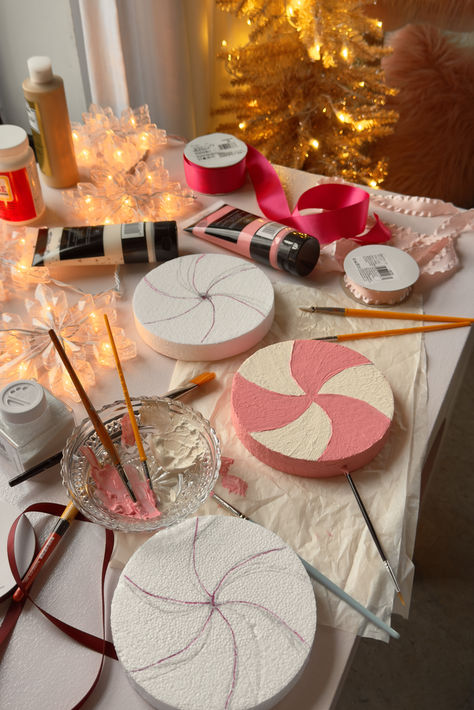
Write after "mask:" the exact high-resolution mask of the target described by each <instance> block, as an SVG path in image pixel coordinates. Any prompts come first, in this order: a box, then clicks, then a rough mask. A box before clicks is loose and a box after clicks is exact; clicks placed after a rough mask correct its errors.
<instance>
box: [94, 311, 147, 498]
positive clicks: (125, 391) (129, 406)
mask: <svg viewBox="0 0 474 710" xmlns="http://www.w3.org/2000/svg"><path fill="white" fill-rule="evenodd" d="M104 321H105V327H106V328H107V333H108V336H109V341H110V347H111V348H112V352H113V355H114V360H115V366H116V368H117V372H118V374H119V378H120V384H121V385H122V391H123V396H124V398H125V403H126V405H127V410H128V416H129V417H130V424H131V425H132V429H133V436H134V437H135V443H136V445H137V449H138V455H139V457H140V462H141V464H142V469H143V473H144V474H145V478H146V480H147V481H148V485H149V487H150V491H151V492H152V494H153V498H154V500H155V504H156V505H158V500H157V498H156V495H155V491H154V490H153V483H152V480H151V476H150V470H149V468H148V464H147V460H146V453H145V449H144V448H143V442H142V437H141V435H140V430H139V428H138V424H137V418H136V416H135V412H134V411H133V406H132V401H131V399H130V395H129V393H128V387H127V383H126V382H125V375H124V374H123V370H122V365H121V363H120V358H119V354H118V352H117V347H116V345H115V340H114V336H113V333H112V328H111V327H110V323H109V319H108V317H107V313H104Z"/></svg>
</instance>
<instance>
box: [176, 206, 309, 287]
mask: <svg viewBox="0 0 474 710" xmlns="http://www.w3.org/2000/svg"><path fill="white" fill-rule="evenodd" d="M181 226H182V228H183V229H184V231H185V232H191V234H193V235H194V236H195V237H199V238H200V239H205V240H206V241H208V242H211V243H212V244H217V245H218V246H221V247H224V248H225V249H229V250H230V251H233V252H235V253H236V254H241V255H242V256H245V257H246V258H247V259H253V261H258V262H259V263H260V264H265V265H266V266H271V267H273V268H274V269H278V270H280V271H287V272H288V273H289V274H293V275H294V276H308V274H310V273H311V271H312V270H313V269H314V267H315V266H316V263H317V261H318V258H319V251H320V248H319V242H318V240H317V239H316V238H315V237H312V236H310V235H309V234H303V233H302V232H297V231H296V230H295V229H292V228H291V227H286V226H285V225H284V224H280V223H279V222H273V221H272V220H268V219H265V218H264V217H259V216H258V215H255V214H252V213H251V212H246V211H245V210H241V209H238V208H237V207H232V206H231V205H227V204H226V203H225V202H221V201H219V202H215V203H214V204H212V205H210V206H209V207H208V208H207V209H205V210H203V211H202V212H200V213H199V214H198V215H195V216H194V217H193V218H191V219H190V220H189V222H188V221H186V222H184V223H183V224H182V225H181Z"/></svg>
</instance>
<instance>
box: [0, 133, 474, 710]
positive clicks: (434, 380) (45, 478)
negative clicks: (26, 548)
mask: <svg viewBox="0 0 474 710" xmlns="http://www.w3.org/2000/svg"><path fill="white" fill-rule="evenodd" d="M181 152H182V147H181V146H179V145H170V146H169V147H168V148H167V149H166V150H165V151H164V160H165V165H166V167H167V169H168V170H169V171H170V175H171V179H177V180H179V181H180V182H181V183H182V184H183V185H184V176H183V172H182V162H181ZM291 172H292V173H294V174H292V181H293V183H294V184H296V185H298V184H299V183H300V184H301V188H302V189H303V188H307V187H308V175H307V174H303V173H301V174H300V173H297V171H291ZM311 179H312V178H311ZM316 183H317V176H314V182H313V184H316ZM43 191H44V196H45V200H46V204H47V213H46V217H45V222H46V223H47V224H48V225H51V226H54V225H62V224H63V225H65V224H71V223H72V222H71V219H70V217H69V216H68V214H67V210H66V207H65V205H64V203H63V202H62V198H61V194H60V192H59V191H54V190H52V189H49V188H46V187H44V190H43ZM214 199H216V198H211V197H208V196H202V198H201V197H200V199H199V201H200V202H201V203H202V206H203V207H204V206H207V205H208V204H210V203H211V202H212V201H213V200H214ZM225 199H226V201H228V202H230V203H231V204H233V205H235V206H236V207H242V208H244V209H247V210H248V211H250V212H253V213H256V214H260V210H259V209H258V205H257V202H256V199H255V195H254V193H253V189H252V187H251V185H250V183H246V184H245V185H244V186H243V187H242V188H241V189H240V190H238V191H236V192H235V193H232V195H229V196H226V197H225ZM377 212H378V214H379V215H380V217H381V219H382V220H383V219H385V218H386V214H384V210H377ZM390 221H392V222H394V223H399V224H407V225H409V226H411V227H412V229H414V230H415V231H420V232H424V233H430V231H432V230H433V229H434V228H435V226H436V225H437V224H438V223H439V222H440V218H437V219H434V218H430V219H426V218H425V219H422V218H417V217H413V216H407V215H402V214H397V213H390ZM179 251H180V254H186V253H196V252H198V253H201V252H213V253H224V250H222V249H220V248H219V247H215V246H212V245H210V244H208V243H207V242H204V241H202V240H197V239H196V238H194V237H192V236H191V235H189V234H187V233H185V232H182V231H180V232H179ZM457 252H458V255H459V258H460V262H461V265H462V268H461V269H460V270H459V271H458V272H457V273H456V274H455V275H454V276H452V277H450V278H449V279H448V280H446V281H445V282H444V283H441V284H439V285H438V286H436V288H434V289H433V290H432V291H431V292H429V293H427V294H425V295H424V310H425V311H426V312H428V313H439V314H446V315H454V314H456V313H458V312H459V311H463V312H464V311H465V310H467V311H470V310H471V308H472V303H473V302H474V299H473V295H474V285H473V284H474V280H473V278H472V275H473V267H474V234H473V233H472V232H471V233H466V234H464V235H461V236H460V237H459V238H458V240H457ZM225 253H229V252H225ZM144 268H146V269H148V267H144V265H129V266H126V267H122V268H121V271H120V275H121V280H122V287H123V292H124V295H123V298H122V300H121V301H120V302H119V305H118V311H119V324H120V325H121V326H122V327H124V328H125V331H126V332H127V334H128V335H129V337H131V338H132V339H133V340H134V341H135V342H136V344H137V349H138V356H137V360H136V363H137V365H136V366H133V365H132V363H133V362H134V361H130V365H127V385H128V389H129V391H130V392H132V393H133V392H134V393H137V392H147V393H150V394H161V393H163V392H166V390H167V389H168V383H169V379H170V377H171V374H172V371H173V367H174V364H175V363H174V360H172V359H170V358H166V357H164V356H161V355H159V354H158V353H156V352H154V351H152V350H151V349H150V348H149V347H148V346H146V345H145V344H144V343H143V342H142V341H141V340H140V338H139V336H138V334H137V333H136V331H135V327H134V323H133V315H132V313H131V308H130V300H131V296H132V294H133V290H134V288H135V286H136V284H137V283H138V281H139V280H140V278H141V277H142V275H143V272H144ZM262 268H263V270H264V271H266V272H267V274H268V275H269V276H271V278H272V279H275V278H278V279H281V280H286V281H287V282H291V280H292V279H293V278H294V277H290V276H288V275H286V274H283V273H280V272H275V271H273V270H271V269H270V268H266V267H262ZM112 275H113V269H112V268H111V267H92V268H87V267H64V268H62V267H61V269H60V271H58V272H57V276H58V278H60V279H61V280H62V281H65V282H69V283H72V284H73V285H74V286H77V287H80V288H82V289H84V290H86V291H89V292H91V293H97V292H99V291H101V290H103V289H104V288H108V287H111V286H112V285H113V281H112ZM334 278H335V279H336V278H339V277H337V276H336V275H335V276H334ZM307 283H308V285H310V284H311V283H315V284H316V282H310V281H308V282H307ZM470 330H472V329H466V328H463V329H455V330H450V331H445V332H436V333H429V334H426V336H425V348H426V354H427V377H428V391H429V399H428V413H427V414H428V437H427V446H429V444H430V443H431V442H432V441H433V440H434V438H435V436H436V432H437V429H438V428H439V426H440V423H441V421H442V420H443V418H444V417H445V416H446V412H447V411H448V410H449V407H450V404H451V401H452V397H453V393H454V385H455V384H456V382H457V380H458V379H459V373H460V368H461V367H462V363H463V359H464V355H465V353H466V351H467V350H468V346H470V344H471V341H472V338H470ZM150 372H153V384H152V391H150ZM121 398H122V391H121V388H120V383H119V381H118V378H116V377H110V376H107V377H103V378H100V380H99V381H98V383H97V385H96V387H95V388H94V392H93V396H92V399H93V402H94V405H95V406H96V407H97V408H99V407H100V406H101V405H102V404H105V403H107V402H110V401H113V400H114V399H121ZM73 408H74V410H75V416H76V420H77V421H79V420H80V419H82V418H83V416H84V410H83V408H82V405H80V404H77V405H74V406H73ZM0 498H3V499H5V500H10V501H11V502H13V503H15V504H16V505H17V506H18V508H19V509H24V508H25V507H26V506H27V505H29V504H31V503H32V502H36V501H47V500H49V501H55V502H59V503H65V496H64V489H63V488H62V486H61V484H60V483H58V473H57V467H56V468H55V469H52V470H51V471H49V472H46V473H44V474H42V475H41V476H40V477H38V478H36V479H32V480H30V481H28V482H25V483H23V484H21V485H20V486H17V487H16V488H13V489H12V488H9V487H8V485H7V479H6V478H4V477H3V476H0ZM74 527H76V526H74ZM77 527H79V526H77ZM80 528H81V535H80V536H79V535H77V534H76V531H73V530H71V532H70V533H68V536H69V535H70V538H68V545H66V546H63V547H64V548H67V550H69V551H70V550H71V549H73V550H74V549H75V548H74V546H77V554H78V555H79V559H80V555H81V549H80V548H81V545H82V546H86V547H88V549H94V550H95V551H97V550H98V552H97V554H95V555H94V556H93V557H94V561H93V562H91V564H90V565H89V566H88V567H87V569H84V568H82V569H80V570H78V569H75V570H74V571H73V572H72V573H71V569H70V567H71V565H70V564H69V566H67V560H68V551H67V550H66V553H65V554H63V553H64V549H63V550H61V549H58V551H57V553H56V555H55V557H54V559H52V560H50V561H49V563H48V569H47V570H46V573H42V575H41V577H40V579H38V581H37V589H38V592H36V589H35V595H36V598H37V599H38V601H39V603H40V604H41V603H42V604H43V605H44V607H46V608H47V609H51V611H52V613H54V614H55V615H56V616H58V617H59V618H62V619H65V620H66V621H68V622H69V623H73V624H77V625H78V626H80V627H81V628H85V629H86V630H88V631H90V632H91V633H95V634H100V630H99V629H100V621H99V618H98V613H96V608H97V607H98V599H99V586H98V576H99V571H98V570H99V566H100V556H101V546H102V545H103V542H102V540H103V531H102V530H101V529H99V530H95V528H96V526H92V525H81V526H80ZM86 529H87V530H86ZM71 554H72V553H71ZM96 558H97V559H96ZM63 567H64V571H65V573H64V574H62V572H63ZM118 574H119V572H118V571H117V570H113V569H111V570H109V573H108V575H107V580H106V598H107V607H108V608H109V606H110V600H111V597H112V594H113V590H114V587H115V584H116V582H117V579H118ZM96 579H97V582H95V581H92V580H96ZM71 590H74V597H73V598H74V600H75V601H76V602H77V604H72V602H71ZM53 604H54V606H53ZM6 606H7V603H6V602H4V603H3V604H0V615H3V613H4V611H5V610H6ZM91 610H94V611H91ZM84 616H85V617H86V621H85V619H84ZM33 637H34V638H33ZM355 640H356V637H355V636H354V635H353V634H351V633H347V632H344V631H341V630H337V629H334V628H329V627H323V626H319V627H318V632H317V642H316V643H315V645H314V648H313V651H312V654H311V657H310V661H309V663H308V666H307V667H306V670H305V672H304V674H303V676H302V678H301V680H300V681H299V683H298V684H297V686H296V687H295V688H294V689H293V690H292V691H291V692H290V694H289V695H288V696H287V697H286V698H285V699H284V700H283V701H282V702H280V703H279V704H278V706H277V708H279V710H290V708H295V707H297V708H299V710H328V709H329V708H331V707H334V704H335V701H336V699H337V694H338V689H339V688H340V686H341V683H342V680H343V678H344V674H345V670H346V668H347V666H348V662H349V661H350V657H351V654H352V653H353V651H354V646H355ZM391 643H396V641H391ZM39 654H40V655H39ZM40 658H48V661H47V662H46V663H45V665H47V666H48V668H47V669H46V671H45V668H44V667H43V664H42V663H41V661H40ZM99 661H100V659H99V657H98V656H97V654H95V653H93V652H91V651H87V650H85V649H83V648H81V647H78V646H77V644H74V642H72V641H70V640H69V639H68V638H66V637H64V635H63V634H62V633H61V632H59V631H57V630H56V629H55V628H54V627H52V626H51V625H50V624H48V622H46V621H44V620H42V619H41V617H40V614H39V612H37V611H36V610H35V609H34V608H32V607H31V605H30V604H29V603H28V604H27V606H26V607H25V611H24V613H23V615H22V618H21V619H20V622H19V624H18V626H17V629H16V630H15V633H14V634H13V637H12V639H11V641H10V644H9V647H8V649H7V651H6V652H5V654H4V657H3V661H2V666H3V671H2V669H1V668H0V683H1V685H2V698H3V700H2V707H4V708H12V709H13V708H15V710H21V708H23V707H24V708H26V707H28V706H29V703H28V698H31V693H32V692H33V691H32V689H33V688H34V689H35V690H34V693H35V707H38V708H40V709H41V708H46V707H65V708H66V707H72V705H74V702H77V700H78V699H79V698H80V697H82V694H83V692H84V691H85V690H86V689H87V688H88V687H89V686H90V685H91V683H92V680H93V678H94V676H95V673H96V672H97V669H98V665H99ZM58 666H59V672H58V671H57V669H58ZM32 669H33V670H32ZM25 679H28V682H26V681H25ZM20 688H21V689H20ZM55 698H57V699H55ZM5 701H6V704H3V703H4V702H5ZM8 703H11V704H8ZM84 707H85V708H104V710H105V708H107V709H108V708H111V707H113V708H117V709H118V710H120V709H121V708H124V709H125V708H127V710H128V709H131V708H133V709H137V710H139V709H140V708H143V709H144V710H145V708H148V707H150V706H149V705H148V703H146V702H145V701H144V700H143V699H142V698H141V697H140V696H138V695H137V694H136V693H135V691H134V690H133V689H132V687H131V686H130V684H129V683H128V681H127V679H126V676H125V674H124V673H123V671H122V669H121V667H120V664H118V663H116V662H114V661H110V660H108V659H107V660H106V662H105V667H104V671H103V673H102V676H101V679H100V682H99V684H98V687H97V688H96V690H95V692H94V693H93V695H92V697H91V698H90V699H89V700H88V701H87V702H86V704H85V706H84Z"/></svg>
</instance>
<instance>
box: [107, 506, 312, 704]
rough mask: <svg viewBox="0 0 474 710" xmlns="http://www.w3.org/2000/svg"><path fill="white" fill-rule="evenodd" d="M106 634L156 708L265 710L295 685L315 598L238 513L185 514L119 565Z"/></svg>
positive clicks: (271, 539)
mask: <svg viewBox="0 0 474 710" xmlns="http://www.w3.org/2000/svg"><path fill="white" fill-rule="evenodd" d="M111 628H112V635H113V640H114V644H115V648H116V650H117V655H118V658H119V660H120V662H121V663H122V665H123V667H124V669H125V671H126V673H127V676H128V678H129V680H130V681H131V683H132V685H133V686H134V687H135V688H136V690H137V691H138V692H139V693H140V694H141V695H143V697H145V699H146V700H147V701H148V702H149V703H150V704H151V705H152V706H153V707H155V708H159V710H175V709H176V710H178V709H179V710H204V709H205V710H223V709H224V708H228V710H256V709H257V708H258V710H264V709H267V708H271V707H273V706H274V705H275V704H276V703H277V702H279V700H280V699H281V698H282V697H283V696H284V695H286V693H287V692H288V691H289V690H290V689H291V688H292V687H293V685H294V684H295V683H296V681H297V680H298V678H299V677H300V674H301V672H302V670H303V669H304V667H305V665H306V662H307V660H308V658H309V654H310V652H311V647H312V644H313V639H314V634H315V630H316V603H315V597H314V591H313V587H312V584H311V581H310V579H309V577H308V575H307V573H306V571H305V569H304V567H303V565H302V564H301V561H300V560H299V559H298V557H297V555H296V554H295V552H294V551H293V550H292V549H291V548H289V547H288V545H286V544H285V543H284V542H283V540H282V539H281V538H280V537H278V536H277V535H275V533H273V532H270V531H269V530H267V529H265V528H263V527H261V526H260V525H257V524H256V523H251V522H249V521H246V520H242V519H240V518H233V517H229V516H224V515H209V516H203V517H198V518H188V519H187V520H185V521H184V522H183V523H180V524H179V525H175V526H172V527H170V528H167V529H166V530H162V531H160V532H159V533H157V534H156V535H154V536H153V537H152V538H150V539H149V540H148V541H147V542H145V544H144V545H142V546H141V547H140V548H139V549H138V550H137V551H136V552H135V554H134V555H133V556H132V557H131V558H130V560H129V561H128V562H127V564H126V566H125V568H124V569H123V571H122V574H121V576H120V579H119V582H118V584H117V587H116V589H115V592H114V597H113V600H112V608H111Z"/></svg>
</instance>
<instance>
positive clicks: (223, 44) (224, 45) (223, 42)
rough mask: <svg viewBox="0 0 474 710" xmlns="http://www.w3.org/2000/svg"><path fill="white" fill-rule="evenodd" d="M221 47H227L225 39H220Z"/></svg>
mask: <svg viewBox="0 0 474 710" xmlns="http://www.w3.org/2000/svg"><path fill="white" fill-rule="evenodd" d="M221 47H227V40H226V39H223V40H222V42H221Z"/></svg>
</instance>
